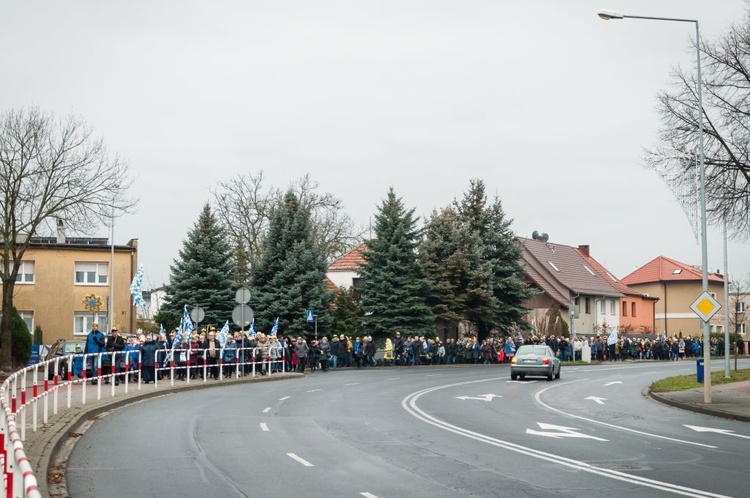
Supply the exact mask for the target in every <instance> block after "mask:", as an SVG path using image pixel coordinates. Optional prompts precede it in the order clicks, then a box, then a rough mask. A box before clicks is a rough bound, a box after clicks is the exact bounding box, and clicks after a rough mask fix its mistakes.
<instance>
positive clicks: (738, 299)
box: [729, 291, 750, 337]
mask: <svg viewBox="0 0 750 498" xmlns="http://www.w3.org/2000/svg"><path fill="white" fill-rule="evenodd" d="M749 311H750V292H746V291H735V292H731V291H730V292H729V312H730V315H729V326H730V327H731V329H730V332H734V333H737V334H742V335H743V336H745V337H747V335H746V334H747V331H748V328H750V326H749V325H748V323H750V315H749V314H748V312H749Z"/></svg>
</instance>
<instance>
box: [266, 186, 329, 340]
mask: <svg viewBox="0 0 750 498" xmlns="http://www.w3.org/2000/svg"><path fill="white" fill-rule="evenodd" d="M261 249H262V250H261V257H260V259H259V260H258V262H257V264H255V265H253V267H252V289H253V292H252V296H253V297H252V300H251V304H252V306H253V309H254V311H255V316H256V330H262V331H266V332H267V331H269V330H270V329H271V327H272V326H273V323H274V321H275V320H276V318H277V317H278V318H279V333H281V334H284V335H290V334H292V335H300V334H308V335H311V334H312V333H313V327H312V325H311V324H308V323H307V321H306V315H305V312H306V310H308V309H312V310H315V313H316V315H317V325H318V333H319V335H324V334H325V333H327V332H329V331H330V325H331V323H332V317H331V313H330V311H329V307H330V304H331V299H333V293H332V292H331V291H329V290H328V288H327V287H326V284H325V282H324V280H323V279H324V277H325V274H326V271H327V269H328V264H327V262H326V255H325V252H324V251H323V249H322V248H321V247H320V245H319V244H318V243H317V242H316V241H315V238H314V236H313V233H312V226H311V221H310V211H309V210H308V209H307V208H306V207H304V206H302V205H300V202H299V199H298V198H297V196H296V195H295V194H294V192H292V191H291V190H290V191H288V192H287V193H286V195H285V196H284V198H283V199H282V200H281V201H280V202H279V203H278V204H277V205H275V206H274V207H273V208H272V210H271V213H270V216H269V226H268V234H267V236H266V238H265V239H264V240H263V243H262V246H261Z"/></svg>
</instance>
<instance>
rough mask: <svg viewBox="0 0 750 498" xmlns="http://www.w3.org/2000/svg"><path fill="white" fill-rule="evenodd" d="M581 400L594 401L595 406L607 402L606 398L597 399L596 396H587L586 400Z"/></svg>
mask: <svg viewBox="0 0 750 498" xmlns="http://www.w3.org/2000/svg"><path fill="white" fill-rule="evenodd" d="M583 399H590V400H591V401H595V402H596V404H597V405H603V404H604V402H605V401H607V398H597V397H596V396H589V397H588V398H583Z"/></svg>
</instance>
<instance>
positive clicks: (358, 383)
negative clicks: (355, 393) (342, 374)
mask: <svg viewBox="0 0 750 498" xmlns="http://www.w3.org/2000/svg"><path fill="white" fill-rule="evenodd" d="M360 384H361V382H352V383H350V384H344V387H349V386H358V385H360Z"/></svg>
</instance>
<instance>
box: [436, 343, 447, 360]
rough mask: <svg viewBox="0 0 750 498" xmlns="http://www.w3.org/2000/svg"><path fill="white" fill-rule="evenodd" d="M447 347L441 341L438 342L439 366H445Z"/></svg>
mask: <svg viewBox="0 0 750 498" xmlns="http://www.w3.org/2000/svg"><path fill="white" fill-rule="evenodd" d="M445 355H446V352H445V346H444V345H443V343H442V342H441V341H438V342H437V363H438V365H445Z"/></svg>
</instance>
